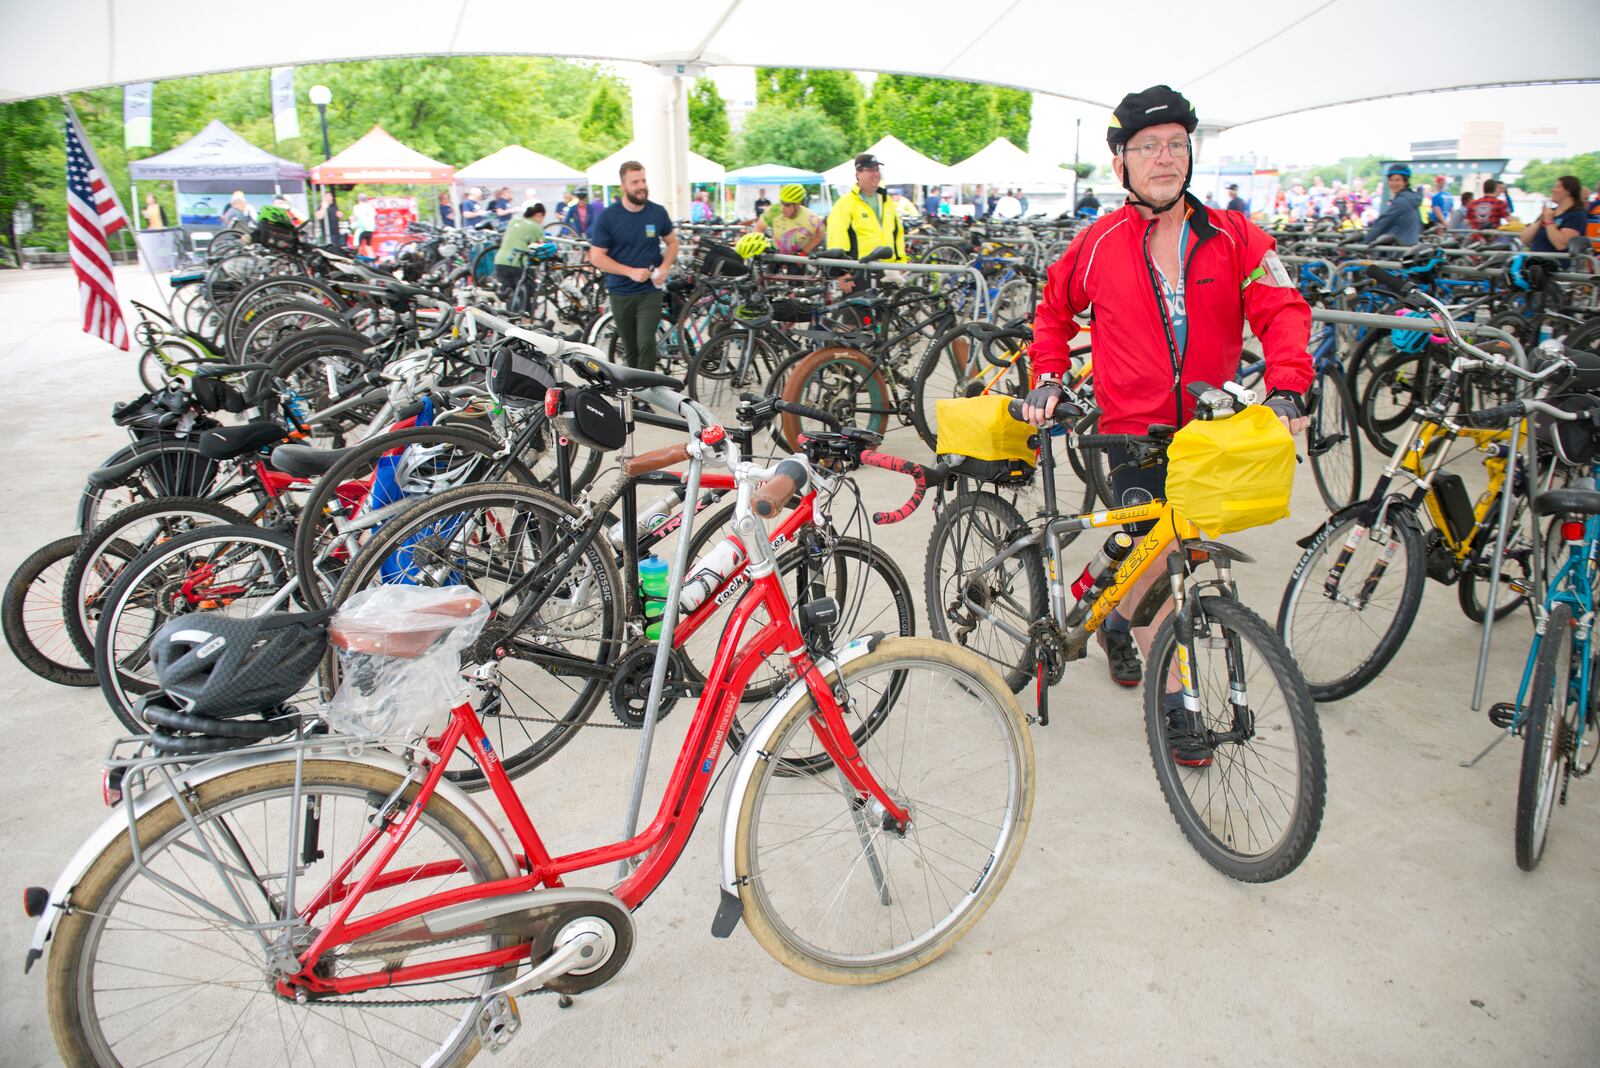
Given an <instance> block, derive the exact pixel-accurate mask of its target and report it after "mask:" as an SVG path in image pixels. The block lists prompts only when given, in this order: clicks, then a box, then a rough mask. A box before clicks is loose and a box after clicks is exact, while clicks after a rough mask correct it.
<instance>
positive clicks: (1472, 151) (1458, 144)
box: [1411, 122, 1570, 174]
mask: <svg viewBox="0 0 1600 1068" xmlns="http://www.w3.org/2000/svg"><path fill="white" fill-rule="evenodd" d="M1569 151H1570V149H1569V148H1568V147H1567V142H1566V140H1565V139H1563V138H1562V136H1561V131H1560V130H1559V129H1558V128H1556V127H1554V126H1526V127H1516V128H1513V129H1510V130H1507V129H1506V128H1505V123H1503V122H1464V123H1462V124H1461V136H1459V137H1453V138H1439V139H1434V140H1429V141H1413V142H1411V158H1412V159H1415V160H1428V159H1441V160H1442V159H1497V158H1503V159H1506V160H1508V161H1509V163H1508V164H1507V165H1506V170H1507V172H1508V173H1510V174H1521V173H1522V170H1523V168H1524V167H1526V166H1527V165H1528V163H1529V162H1530V161H1532V160H1536V159H1543V160H1548V159H1560V158H1562V157H1563V156H1566V155H1567V154H1568V153H1569Z"/></svg>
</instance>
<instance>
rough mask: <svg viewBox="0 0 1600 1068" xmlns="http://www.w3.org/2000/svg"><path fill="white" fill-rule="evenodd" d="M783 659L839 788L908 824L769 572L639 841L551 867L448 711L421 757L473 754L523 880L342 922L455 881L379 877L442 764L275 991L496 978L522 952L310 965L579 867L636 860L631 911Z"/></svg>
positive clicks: (622, 893) (479, 744) (460, 709)
mask: <svg viewBox="0 0 1600 1068" xmlns="http://www.w3.org/2000/svg"><path fill="white" fill-rule="evenodd" d="M810 500H811V495H809V494H808V495H807V496H806V497H805V498H804V499H803V501H802V505H801V507H800V508H798V509H796V511H795V514H794V515H792V516H791V517H790V519H789V521H788V522H786V523H785V524H784V529H790V528H797V527H798V526H799V525H800V524H801V523H803V522H805V521H808V520H809V517H810ZM761 607H765V608H766V609H767V615H768V619H769V621H768V622H767V623H766V624H765V625H764V626H763V627H762V628H761V630H759V631H758V632H757V633H756V634H755V636H754V637H752V638H751V639H750V641H749V643H748V644H746V645H744V646H743V647H742V648H741V647H740V642H741V640H742V638H743V636H744V630H745V627H746V625H747V624H748V623H749V622H750V618H751V616H752V615H753V614H754V613H755V611H756V609H758V608H761ZM779 651H782V652H783V653H784V654H785V655H787V656H788V658H789V661H790V663H791V664H792V665H793V666H794V668H795V671H796V673H797V675H798V677H799V678H801V679H803V680H805V683H806V686H807V688H808V689H809V690H810V692H811V696H812V699H813V700H814V701H815V702H816V705H817V711H816V713H815V714H814V715H813V716H812V717H811V720H810V722H811V727H812V729H813V730H814V731H815V732H816V734H817V737H818V740H819V742H820V743H821V745H822V748H823V750H824V751H825V752H826V753H827V754H828V756H829V757H830V758H831V759H832V760H833V762H834V764H835V766H836V767H837V768H838V769H839V770H840V772H841V773H842V774H843V775H844V777H845V779H846V780H847V781H848V782H849V783H850V785H851V786H852V787H853V788H854V789H855V790H856V791H858V793H859V794H861V795H862V796H870V797H871V798H873V799H874V800H875V801H877V802H878V804H880V805H882V806H883V808H884V809H885V810H886V811H887V813H888V814H890V815H892V816H893V817H894V818H896V819H900V820H907V819H909V814H908V813H907V811H906V810H905V809H904V807H902V806H901V805H900V804H899V803H898V802H896V801H895V800H894V799H893V798H892V797H890V795H889V793H888V791H886V790H885V789H884V788H883V786H882V785H881V784H880V783H879V782H878V781H877V779H876V777H875V776H874V775H873V774H872V772H871V771H870V770H869V769H868V768H867V766H866V762H865V761H864V760H863V759H862V757H861V754H860V752H859V751H858V750H857V748H856V746H855V743H854V740H853V739H852V738H851V735H850V729H849V727H848V726H847V725H846V724H845V722H844V716H843V713H842V711H841V709H840V707H839V704H838V702H837V701H836V700H835V698H834V694H833V688H832V686H831V685H830V684H829V682H828V680H827V679H826V678H825V677H824V676H823V674H822V672H821V671H820V670H818V668H817V666H816V664H815V662H814V661H813V660H812V659H811V657H810V655H809V654H808V653H807V652H806V649H805V640H804V638H803V637H802V636H801V634H800V631H799V628H798V627H796V625H795V623H794V621H793V619H792V618H791V613H790V604H789V600H788V598H787V596H786V595H785V593H784V589H783V583H782V581H781V580H780V579H779V578H778V575H777V573H776V571H770V572H768V573H767V574H764V575H760V576H757V577H755V578H754V579H753V580H752V581H751V585H750V589H749V590H747V591H746V592H745V594H744V596H743V597H741V598H740V600H739V602H738V604H737V605H735V606H734V611H733V616H732V618H731V619H730V620H729V621H728V626H727V629H726V630H725V631H724V633H723V637H722V641H721V643H720V644H719V646H718V648H717V655H716V659H715V661H714V662H713V664H712V667H711V670H710V672H709V674H708V676H707V677H708V679H709V680H710V681H709V682H708V683H707V685H706V688H705V691H704V692H703V693H702V694H701V695H700V700H699V703H698V704H697V705H696V706H695V712H694V718H693V720H692V721H691V723H690V726H689V733H688V737H687V738H685V739H684V743H683V748H682V749H681V750H680V751H679V753H678V759H677V763H676V764H675V765H674V766H673V769H672V776H671V779H670V780H669V781H668V783H667V788H666V792H665V794H664V796H663V797H662V800H661V805H660V807H659V808H658V809H657V810H656V814H655V817H654V819H653V820H652V821H651V823H650V825H649V826H648V827H646V828H645V829H644V830H643V831H640V832H639V833H638V834H636V835H635V836H634V837H632V838H630V839H628V840H627V841H623V842H615V843H612V844H610V845H604V846H600V847H597V848H594V849H586V850H582V851H580V852H577V853H569V854H566V855H565V856H559V857H552V856H551V855H550V853H549V851H548V850H547V849H546V848H545V845H544V842H543V840H542V839H541V838H540V837H539V833H538V832H537V831H536V830H535V829H534V826H533V821H532V820H531V819H530V818H529V817H528V812H527V809H526V808H525V807H524V806H523V804H522V800H521V798H519V797H518V796H517V793H516V790H515V789H514V788H513V787H512V785H511V780H510V779H509V778H508V777H507V776H506V773H505V769H504V768H502V767H501V765H500V760H499V757H498V756H497V755H496V754H495V751H494V747H493V746H492V745H490V743H489V738H488V736H487V735H486V734H485V733H484V730H483V725H482V723H480V722H479V720H478V716H477V713H476V711H474V709H473V707H472V705H471V704H470V703H462V704H460V705H457V706H456V707H455V708H453V709H452V710H451V713H450V725H449V726H448V727H447V728H446V730H445V732H444V734H443V735H441V736H440V737H438V738H434V739H430V740H429V742H428V747H429V748H430V749H431V750H433V751H434V753H436V754H439V755H440V756H441V758H442V757H443V755H444V754H448V753H451V752H453V751H454V750H455V748H456V746H457V745H458V744H459V743H461V742H462V741H465V742H466V743H467V744H468V745H470V746H471V747H472V751H473V752H474V753H476V754H477V755H478V758H479V760H480V762H481V764H482V766H483V769H484V774H485V777H486V778H487V779H488V781H489V787H490V789H491V790H493V792H494V796H495V797H496V799H498V801H499V802H500V806H501V808H502V809H503V810H504V812H505V815H506V817H507V819H508V820H509V822H510V824H511V829H512V831H513V833H514V834H515V835H516V837H517V841H518V844H519V845H520V846H521V847H522V853H521V854H520V855H519V856H518V858H517V860H518V862H519V864H520V865H521V866H522V868H523V872H522V873H521V874H519V875H515V876H512V877H509V878H506V879H499V880H494V881H491V882H484V883H476V884H473V885H471V886H464V887H459V888H457V889H454V890H448V891H444V892H441V893H438V894H433V895H430V896H428V897H424V898H421V899H419V900H416V901H412V902H408V903H406V904H403V905H397V906H395V907H393V908H389V909H385V910H383V911H381V912H377V913H374V914H373V915H371V916H367V917H364V918H362V919H360V920H355V921H351V920H350V915H351V913H352V912H354V911H355V908H356V906H357V905H358V904H359V903H360V901H361V899H362V898H363V897H365V895H366V894H368V893H370V892H372V891H374V890H381V889H383V888H385V887H390V886H400V885H404V884H406V883H408V882H411V881H413V880H416V879H421V878H438V877H442V876H446V875H451V874H456V873H459V872H461V871H464V870H465V868H464V865H463V864H462V863H461V862H459V861H439V862H434V863H430V864H425V865H418V866H413V867H409V868H403V869H399V870H396V871H394V872H388V871H386V870H385V869H386V867H387V865H388V863H389V862H390V861H391V860H392V859H393V858H394V855H395V853H396V852H398V850H399V848H400V846H401V845H402V843H403V842H404V841H405V839H406V836H407V835H408V834H409V833H410V831H411V829H412V827H413V826H414V825H415V824H416V821H417V819H418V817H419V816H420V815H421V814H422V811H423V809H424V808H426V807H427V804H428V800H429V799H430V798H431V797H432V796H433V792H434V789H435V788H436V787H437V785H438V783H439V779H440V777H441V776H443V774H444V769H445V764H446V761H445V760H444V759H439V760H435V761H433V762H432V764H431V766H430V769H429V771H428V774H427V776H426V777H425V778H424V780H423V782H422V785H421V788H420V789H419V791H418V793H417V796H416V799H415V800H414V801H412V802H411V804H410V806H409V807H408V808H407V809H406V810H405V811H404V812H403V813H401V814H400V815H399V816H398V818H396V819H392V820H390V821H388V822H387V823H386V825H385V826H383V827H380V828H374V829H372V830H370V831H368V832H367V834H366V835H365V836H364V837H363V839H362V841H361V842H360V843H359V844H358V845H357V846H356V848H355V850H354V851H353V852H352V853H351V855H350V857H349V858H347V859H346V860H345V861H344V862H343V863H342V864H341V865H340V868H339V870H338V871H337V872H335V873H334V875H333V876H332V877H331V879H330V880H329V882H328V884H327V885H326V886H324V887H323V888H322V890H321V891H320V892H319V893H318V894H317V895H316V897H315V898H314V899H313V900H312V901H311V903H310V904H309V905H308V906H307V907H306V909H305V910H304V911H303V912H302V914H301V918H302V919H303V920H304V921H305V922H306V923H307V924H311V925H313V926H317V925H318V924H317V923H316V922H314V921H315V920H316V917H317V915H318V913H320V912H321V911H322V910H324V909H328V908H331V909H332V910H333V914H332V915H331V916H329V917H328V918H327V920H326V921H324V922H321V923H320V928H321V929H320V931H319V933H318V935H317V937H316V939H315V940H313V941H312V943H311V945H310V946H308V947H307V948H306V950H305V951H304V952H303V953H302V954H301V955H300V963H301V966H302V970H301V971H300V972H299V973H298V974H297V975H295V976H292V977H290V978H286V979H283V980H280V981H279V983H278V990H279V993H280V994H283V995H284V996H288V997H292V996H293V995H294V994H295V992H296V990H304V991H305V992H307V993H308V994H353V993H358V992H360V991H364V990H373V989H378V988H381V987H386V986H394V985H399V984H402V983H408V982H416V981H419V980H425V979H433V978H437V977H439V976H441V975H450V974H455V973H461V972H477V971H484V970H490V969H495V968H500V967H504V966H506V965H509V964H513V963H516V962H517V961H520V960H523V959H524V958H526V957H527V956H528V954H529V947H528V946H527V945H526V944H523V945H519V946H511V947H507V948H504V949H497V950H490V951H487V952H482V953H473V954H467V955H463V956H459V957H450V958H447V959H444V960H438V961H430V962H427V963H424V964H415V965H409V966H402V967H399V968H394V969H392V970H380V971H375V972H371V973H368V974H365V975H343V976H328V977H323V976H318V975H316V974H314V971H315V968H316V964H317V961H318V960H319V959H320V958H321V957H322V955H323V954H324V953H327V952H329V951H330V950H331V949H333V948H335V947H337V946H340V945H344V944H346V943H349V942H352V941H354V940H356V939H359V938H362V937H364V936H367V935H370V934H373V933H375V932H377V931H380V930H382V929H384V928H386V927H389V926H391V925H394V924H397V923H401V922H404V921H406V920H409V919H412V918H413V917H416V916H419V915H421V914H423V913H425V912H431V911H433V910H435V909H440V908H445V907H448V906H451V905H458V904H461V903H462V902H466V901H478V900H483V899H486V898H494V897H502V896H507V895H513V894H525V893H528V892H529V891H532V890H536V889H538V888H540V887H558V886H561V885H563V883H562V881H561V880H562V877H563V876H565V875H568V874H570V873H572V872H575V871H580V870H583V869H585V868H593V867H597V866H600V865H604V864H612V863H616V862H618V861H621V860H624V859H627V858H629V857H636V856H639V855H640V854H644V859H643V861H642V862H641V863H640V865H639V866H638V867H637V868H636V869H635V870H634V871H633V872H632V874H630V875H629V876H628V877H627V878H625V879H623V881H622V882H621V883H620V884H618V885H617V886H616V887H615V889H614V890H613V893H615V895H616V896H617V898H618V899H619V900H621V901H622V903H623V904H624V905H626V906H627V908H628V909H629V910H630V911H631V910H633V909H635V908H638V907H639V905H641V904H642V903H643V902H644V900H645V899H646V898H648V897H649V896H650V895H651V893H653V892H654V891H655V889H656V887H658V886H660V885H661V882H662V881H663V880H664V879H665V878H666V877H667V873H668V872H670V871H671V870H672V867H673V865H674V864H675V863H677V860H678V857H679V856H681V855H682V853H683V848H684V846H685V845H686V844H687V843H688V841H689V837H690V835H691V834H692V833H693V832H694V827H695V824H696V822H697V820H698V818H699V815H700V810H701V808H702V806H703V805H704V803H705V799H706V795H707V794H708V793H709V792H710V790H711V785H712V783H713V781H714V779H715V773H716V767H717V761H718V759H719V757H720V756H721V753H722V746H723V742H724V740H725V739H726V738H727V734H728V730H729V727H730V726H731V725H732V723H733V717H734V713H735V712H736V711H737V710H738V707H739V701H740V698H741V697H742V696H743V694H744V691H745V688H746V687H747V686H748V685H749V682H750V678H751V676H752V675H753V674H754V673H755V670H756V668H757V667H758V666H760V664H761V663H762V662H763V661H765V660H766V658H767V657H769V656H772V655H774V654H775V653H777V652H779ZM374 851H376V856H375V857H374V859H373V862H372V864H371V865H370V866H369V867H368V869H367V871H366V873H365V874H364V875H362V876H361V878H360V879H359V880H358V881H357V882H356V884H355V885H354V886H350V885H349V883H348V879H349V877H350V875H351V873H352V872H354V870H355V869H356V867H357V866H358V865H360V864H361V862H362V861H363V860H364V859H365V858H366V857H367V856H368V855H369V854H372V853H374Z"/></svg>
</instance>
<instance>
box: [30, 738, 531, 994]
mask: <svg viewBox="0 0 1600 1068" xmlns="http://www.w3.org/2000/svg"><path fill="white" fill-rule="evenodd" d="M352 750H357V747H356V746H355V745H354V744H353V743H352V742H350V741H348V740H338V739H330V740H328V741H324V742H320V743H313V744H312V746H311V747H310V748H309V749H308V750H307V752H306V759H307V760H341V761H345V762H347V763H351V764H365V765H368V766H370V767H375V768H381V769H382V770H384V771H389V772H393V773H394V774H396V775H398V776H401V777H402V778H403V777H404V776H405V775H406V773H407V771H408V770H409V768H408V767H407V765H406V764H405V762H403V761H402V760H400V759H399V758H398V757H396V756H393V755H392V754H390V753H388V752H386V751H382V750H372V749H370V748H367V749H359V750H358V751H357V755H353V753H352ZM294 757H295V754H294V751H293V750H283V749H269V750H264V751H262V750H257V751H252V750H249V749H245V750H242V751H240V752H239V753H238V754H237V755H232V756H226V757H220V758H218V759H216V760H207V761H205V762H204V763H200V764H195V765H192V766H190V767H188V768H185V769H183V770H182V771H180V772H176V773H174V775H173V778H174V780H175V781H176V782H177V783H178V785H179V786H180V787H186V788H192V787H196V786H199V785H201V784H202V783H206V782H210V781H211V780H213V779H216V778H220V777H221V776H223V775H229V774H232V773H233V772H236V771H243V770H244V769H246V768H254V767H259V766H261V765H263V764H274V763H292V762H293V761H294ZM434 793H436V794H438V795H439V796H441V797H443V798H444V799H445V800H446V801H449V802H450V803H451V804H453V805H455V806H456V807H457V808H458V809H460V810H461V812H462V814H463V815H465V816H466V817H467V819H468V820H470V821H471V822H472V825H473V826H474V827H476V828H477V829H478V830H479V831H481V832H483V836H484V837H485V838H486V839H488V841H489V844H490V846H491V847H492V848H493V849H494V851H495V855H496V856H497V857H499V858H500V863H501V864H503V865H505V870H506V871H508V872H515V871H517V870H518V867H517V861H516V857H515V855H514V854H513V853H512V852H511V847H510V846H509V845H508V844H507V843H506V839H505V835H503V834H501V833H500V829H499V828H498V827H496V826H495V824H494V821H493V820H491V819H490V818H489V817H488V815H487V814H486V813H485V812H484V811H483V809H482V808H480V807H479V806H478V803H477V802H476V801H474V800H472V798H470V797H468V796H467V793H466V791H464V790H462V789H461V787H459V786H457V785H455V784H454V783H452V782H451V781H450V780H448V779H444V778H441V779H440V780H439V784H438V785H437V786H436V787H435V788H434ZM171 797H172V794H171V793H170V792H169V791H168V790H167V788H166V786H165V784H162V785H161V786H159V787H155V788H151V789H147V790H145V791H144V792H143V793H141V794H139V796H138V797H133V798H128V799H126V800H124V801H123V803H122V804H121V805H118V806H117V807H116V809H115V810H114V811H112V813H111V814H110V815H109V816H107V817H106V819H105V822H104V823H102V824H100V826H99V827H97V828H95V830H94V832H93V833H92V834H90V835H89V837H88V838H86V839H84V842H83V844H82V845H80V846H79V847H78V851H77V852H76V853H74V854H73V855H72V859H71V860H69V861H67V866H66V868H64V869H63V870H62V872H61V874H60V875H59V876H57V878H56V882H55V885H54V886H52V887H51V888H50V901H49V903H48V904H47V905H46V906H45V910H44V915H43V916H41V917H40V918H39V923H38V926H36V927H35V928H34V931H33V942H32V944H31V946H30V947H29V949H28V960H27V965H26V967H27V968H32V967H33V962H34V961H36V960H38V959H39V958H40V957H41V956H43V955H44V946H45V943H46V942H48V941H49V940H50V936H51V935H52V934H54V933H55V927H56V923H57V922H58V921H59V920H60V919H61V916H62V914H63V908H64V906H65V905H66V904H67V899H68V898H69V896H70V895H71V894H72V891H73V890H74V889H76V888H77V885H78V882H79V880H81V879H82V878H83V876H84V873H85V872H87V871H88V870H89V865H91V864H93V863H94V861H95V858H96V857H98V856H99V855H100V854H101V853H102V852H104V851H105V849H106V847H107V846H109V845H110V844H111V843H112V842H113V841H114V840H115V839H116V838H117V836H118V835H120V834H123V833H124V832H126V831H127V829H128V812H127V809H126V806H127V805H132V806H133V812H134V819H135V820H137V819H139V818H140V817H142V816H144V814H145V813H147V812H149V811H150V810H151V809H153V808H155V807H156V806H157V805H159V804H161V803H162V802H164V801H167V800H170V799H171Z"/></svg>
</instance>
